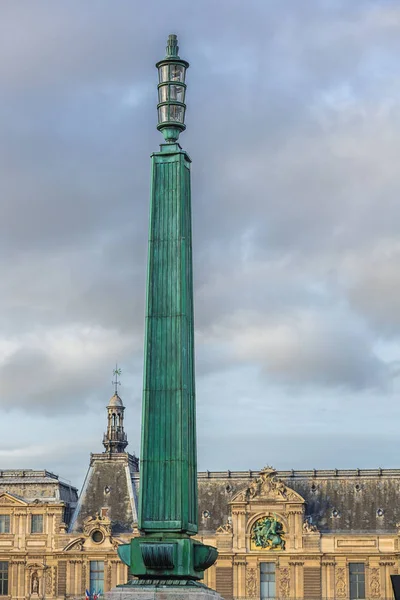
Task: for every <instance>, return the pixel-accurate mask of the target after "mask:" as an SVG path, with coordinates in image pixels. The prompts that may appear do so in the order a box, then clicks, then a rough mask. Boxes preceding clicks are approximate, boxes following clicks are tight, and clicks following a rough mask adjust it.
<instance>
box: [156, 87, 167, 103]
mask: <svg viewBox="0 0 400 600" xmlns="http://www.w3.org/2000/svg"><path fill="white" fill-rule="evenodd" d="M167 100H168V86H167V85H162V86H161V87H159V88H158V101H159V102H166V101H167Z"/></svg>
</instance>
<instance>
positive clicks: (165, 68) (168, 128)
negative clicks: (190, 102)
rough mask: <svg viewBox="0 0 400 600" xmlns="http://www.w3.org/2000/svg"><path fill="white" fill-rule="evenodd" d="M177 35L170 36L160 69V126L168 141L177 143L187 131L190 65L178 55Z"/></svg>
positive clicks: (159, 64)
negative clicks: (187, 87) (188, 71)
mask: <svg viewBox="0 0 400 600" xmlns="http://www.w3.org/2000/svg"><path fill="white" fill-rule="evenodd" d="M178 50H179V48H178V40H177V37H176V35H170V36H169V38H168V43H167V53H166V56H165V58H163V59H162V60H160V61H159V62H158V63H157V65H156V66H157V69H158V82H159V83H158V106H157V108H158V126H157V129H159V130H160V131H162V133H163V135H164V138H165V139H166V141H169V142H172V141H176V140H177V139H178V137H179V134H180V132H181V131H183V130H184V129H185V111H186V105H185V95H186V83H185V78H186V69H187V68H188V66H189V63H188V62H186V61H185V60H182V59H181V58H180V57H179V55H178Z"/></svg>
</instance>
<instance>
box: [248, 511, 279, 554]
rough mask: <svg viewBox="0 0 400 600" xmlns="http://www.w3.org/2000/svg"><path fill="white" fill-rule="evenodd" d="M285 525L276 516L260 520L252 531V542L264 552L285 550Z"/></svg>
mask: <svg viewBox="0 0 400 600" xmlns="http://www.w3.org/2000/svg"><path fill="white" fill-rule="evenodd" d="M283 535H284V531H283V525H282V523H281V522H280V521H278V519H277V518H276V515H274V516H273V517H271V516H269V517H262V518H261V519H258V520H257V521H256V522H255V523H254V525H253V528H252V530H251V540H252V542H254V544H255V545H256V546H257V547H258V548H263V549H264V550H274V549H279V550H284V549H285V540H284V538H283Z"/></svg>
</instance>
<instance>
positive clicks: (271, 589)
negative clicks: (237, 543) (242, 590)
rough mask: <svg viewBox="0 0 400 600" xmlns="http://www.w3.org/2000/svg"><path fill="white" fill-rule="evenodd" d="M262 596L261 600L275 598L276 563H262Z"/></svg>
mask: <svg viewBox="0 0 400 600" xmlns="http://www.w3.org/2000/svg"><path fill="white" fill-rule="evenodd" d="M260 596H261V600H265V599H267V598H275V563H274V562H262V563H260Z"/></svg>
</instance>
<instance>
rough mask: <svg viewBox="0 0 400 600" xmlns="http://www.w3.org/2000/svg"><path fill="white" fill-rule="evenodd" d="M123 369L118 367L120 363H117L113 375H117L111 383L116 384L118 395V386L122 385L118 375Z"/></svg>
mask: <svg viewBox="0 0 400 600" xmlns="http://www.w3.org/2000/svg"><path fill="white" fill-rule="evenodd" d="M121 373H122V371H121V369H118V363H117V364H116V365H115V369H114V370H113V375H114V376H115V381H112V382H111V383H112V384H113V385H115V393H116V394H117V395H118V386H119V385H121V382H120V381H118V377H119V376H120V375H121Z"/></svg>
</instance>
